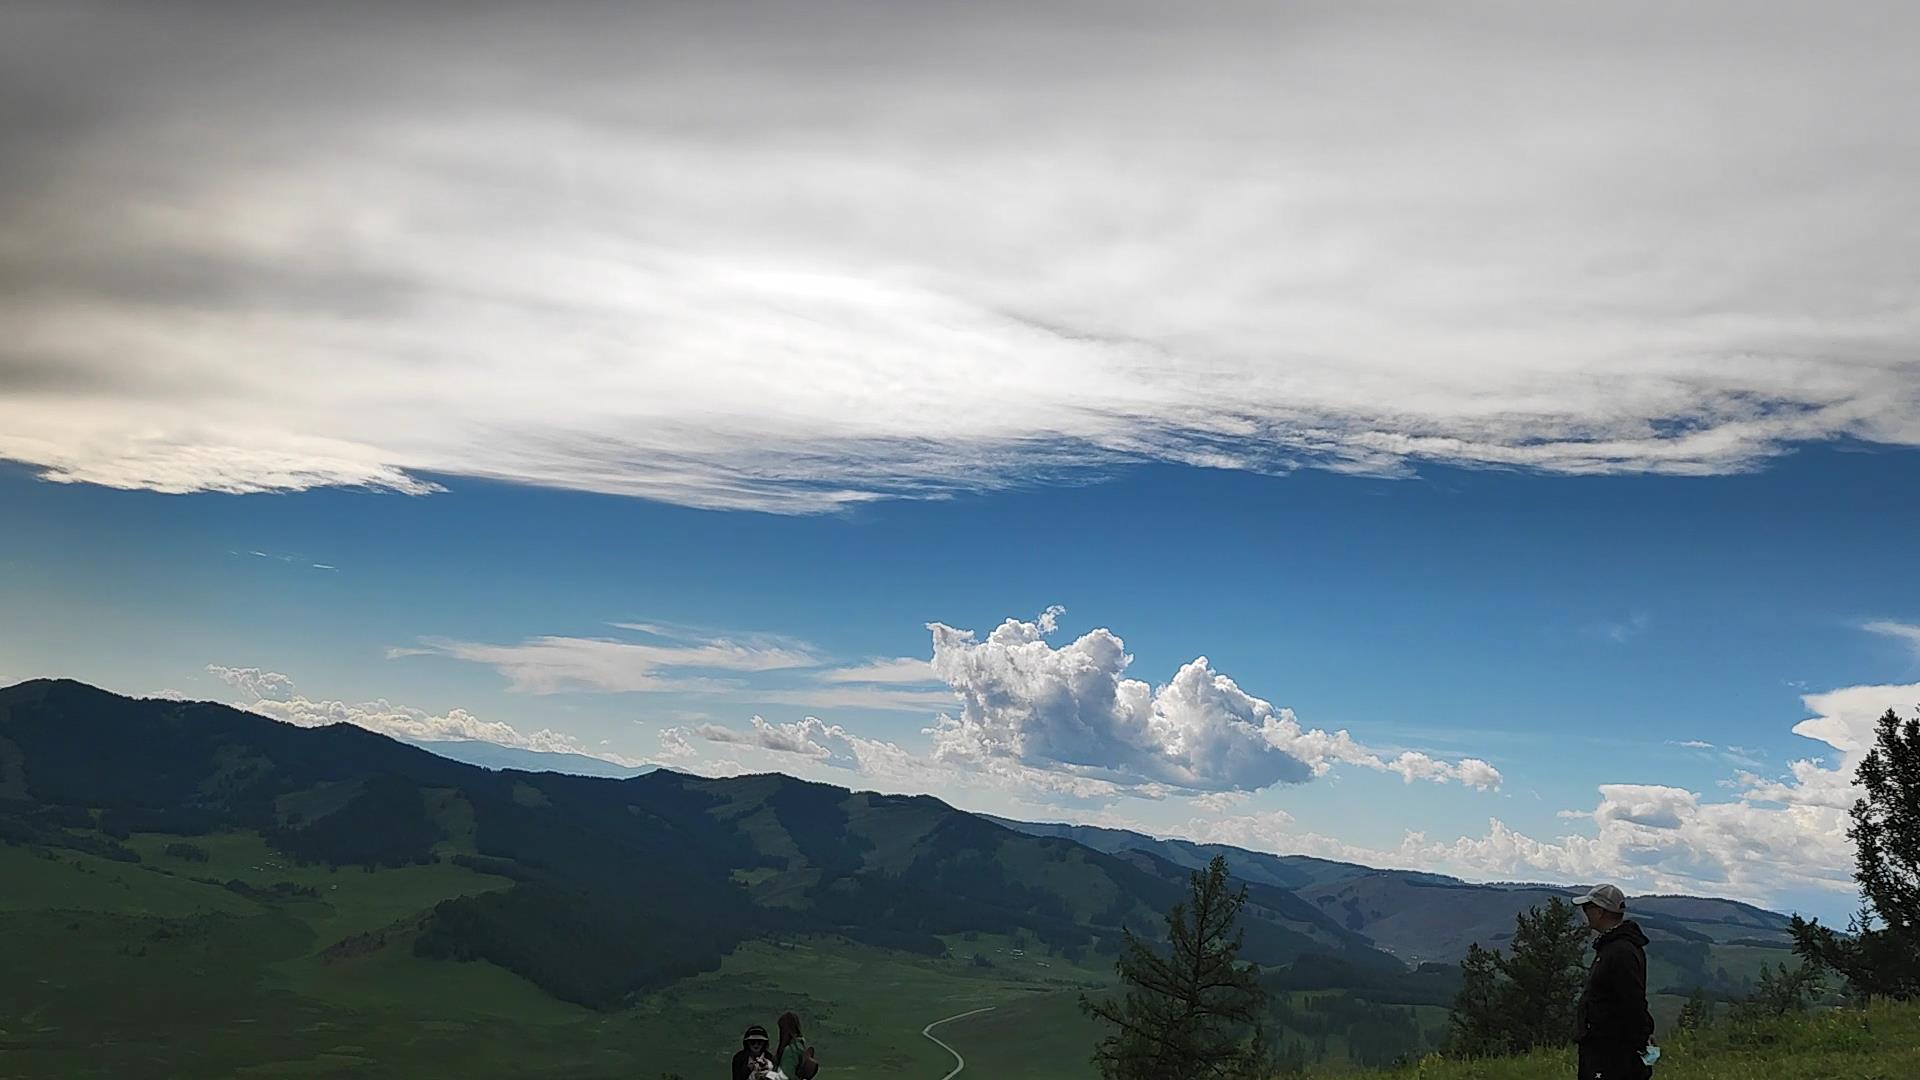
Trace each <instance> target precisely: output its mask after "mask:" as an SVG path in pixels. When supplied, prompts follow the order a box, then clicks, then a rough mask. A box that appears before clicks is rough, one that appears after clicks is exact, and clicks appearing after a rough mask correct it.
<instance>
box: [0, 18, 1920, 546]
mask: <svg viewBox="0 0 1920 1080" xmlns="http://www.w3.org/2000/svg"><path fill="white" fill-rule="evenodd" d="M391 7H394V6H393V5H356V4H346V5H327V6H325V8H326V9H325V10H320V9H318V8H315V7H313V6H308V7H307V8H305V9H302V10H294V9H292V8H291V6H282V5H232V6H230V7H224V6H208V5H199V6H195V5H188V4H168V5H144V4H142V5H136V4H126V5H123V6H118V7H115V6H94V5H86V4H79V3H61V4H58V5H49V6H44V7H43V6H36V5H33V4H28V3H14V4H9V5H8V6H7V8H6V10H5V12H4V13H0V103H3V104H0V281H4V283H5V285H6V288H5V289H4V290H0V458H11V459H15V460H19V461H24V462H28V463H31V464H33V465H35V466H37V467H39V468H41V469H43V470H44V472H45V474H46V475H48V476H50V477H53V478H56V479H63V480H75V481H89V482H95V483H103V484H111V485H116V486H125V487H141V488H153V489H158V490H163V491H190V490H203V489H216V490H229V491H258V490H270V489H297V488H304V487H310V486H315V485H325V484H369V485H375V486H379V487H386V488H392V489H396V490H400V491H410V492H426V491H429V490H431V486H432V480H431V479H430V478H431V477H432V476H433V475H435V474H459V475H472V476H488V477H499V478H506V479H511V480H516V481H523V482H528V483H534V484H541V485H552V486H560V487H568V488H579V489H589V490H595V491H606V492H616V493H627V494H634V495H642V496H647V497H653V498H659V499H665V500H670V501H675V502H680V503H687V504H692V505H700V506H718V507H760V508H771V509H777V510H784V511H810V510H819V509H825V508H829V507H832V506H835V505H841V504H844V503H846V502H848V501H855V500H861V499H868V498H874V497H883V496H886V495H928V494H937V493H940V492H945V491H951V490H956V489H972V488H982V487H992V486H996V485H1003V484H1007V483H1018V482H1029V481H1035V480H1046V479H1050V478H1057V477H1059V476H1061V475H1063V474H1069V473H1078V472H1080V471H1082V470H1085V469H1088V468H1094V469H1097V468H1099V467H1102V466H1104V465H1110V464H1111V463H1113V462H1116V461H1123V460H1138V459H1163V460H1174V461H1185V462H1197V463H1203V464H1209V465H1219V466H1226V467H1239V468H1256V469H1284V468H1288V467H1292V466H1295V465H1300V464H1308V465H1324V466H1327V467H1334V468H1343V469H1356V470H1365V471H1371V472H1386V473H1390V472H1395V471H1399V470H1403V469H1405V468H1406V467H1407V466H1408V465H1409V464H1413V463H1418V462H1420V461H1428V460H1431V461H1447V462H1460V463H1470V464H1490V465H1518V466H1527V467H1534V468H1540V469H1547V470H1557V471H1566V472H1604V471H1621V470H1635V471H1659V472H1675V473H1710V472H1721V471H1728V470H1737V469H1741V468H1747V467H1752V466H1754V465H1756V464H1758V463H1760V462H1763V461H1764V460H1765V459H1766V458H1767V457H1768V456H1769V455H1772V454H1776V453H1778V452H1780V451H1781V450H1782V449H1784V448H1786V447H1788V446H1790V445H1791V444H1792V443H1793V442H1795V441H1797V440H1807V439H1824V438H1832V437H1837V436H1851V437H1856V438H1860V439H1866V440H1874V441H1880V442H1885V443H1892V444H1902V445H1920V351H1916V348H1915V345H1916V342H1917V341H1920V261H1916V259H1915V256H1914V252H1916V251H1920V185H1915V184H1914V183H1913V182H1912V181H1913V177H1914V176H1915V175H1916V173H1917V172H1920V106H1917V105H1916V102H1920V74H1916V73H1917V72H1920V67H1917V66H1916V65H1914V64H1913V63H1912V57H1913V56H1914V55H1915V54H1916V51H1920V34H1917V33H1916V23H1917V21H1920V15H1917V14H1916V10H1920V9H1916V8H1915V7H1914V6H1913V5H1909V4H1891V3H1887V4H1861V3H1837V4H1822V5H1812V4H1795V5H1782V4H1770V3H1754V2H1743V3H1737V4H1735V3H1698V4H1687V5H1680V6H1678V7H1675V6H1674V5H1653V4H1615V5H1609V6H1607V7H1605V8H1604V9H1595V8H1592V7H1577V6H1568V5H1554V4H1517V3H1516V4H1454V5H1448V6H1447V9H1446V10H1445V12H1444V13H1441V12H1440V11H1438V10H1437V9H1435V8H1433V7H1432V6H1431V5H1415V4H1408V5H1401V6H1398V7H1397V10H1396V8H1395V7H1394V6H1381V5H1353V4H1345V3H1341V4H1334V3H1292V4H1286V5H1274V4H1261V5H1207V6H1205V7H1204V8H1196V7H1193V6H1166V5H1158V6H1145V5H1143V6H1137V7H1136V6H1132V5H1126V4H1112V3H1107V4H1100V5H1082V4H1067V3H1053V4H1041V5H1033V4H1019V5H991V4H940V5H935V4H928V3H905V4H887V5H873V6H870V7H869V6H859V5H851V4H808V5H762V6H754V7H752V8H751V9H749V8H746V7H741V6H735V5H729V4H725V3H713V2H707V3H699V4H686V5H676V4H667V3H662V4H649V5H644V6H641V7H635V8H630V9H627V10H625V11H619V10H615V9H614V8H613V7H612V6H608V8H605V9H598V10H595V11H588V10H585V9H569V10H568V12H567V14H566V17H565V18H559V17H556V16H555V14H554V13H552V12H540V13H531V12H516V11H513V10H511V9H510V8H509V7H504V6H503V7H499V8H491V7H489V6H486V5H478V4H476V5H460V6H457V7H456V6H452V5H448V6H446V7H444V8H443V9H442V8H436V7H434V6H430V5H411V6H410V10H409V13H406V14H397V13H395V12H394V11H392V10H389V9H390V8H391ZM269 8H271V9H274V10H272V11H269V10H266V9H269Z"/></svg>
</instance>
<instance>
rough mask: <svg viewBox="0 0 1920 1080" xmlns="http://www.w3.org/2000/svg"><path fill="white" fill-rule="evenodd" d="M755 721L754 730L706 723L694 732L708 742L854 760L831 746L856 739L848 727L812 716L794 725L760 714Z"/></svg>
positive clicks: (842, 762)
mask: <svg viewBox="0 0 1920 1080" xmlns="http://www.w3.org/2000/svg"><path fill="white" fill-rule="evenodd" d="M752 724H753V728H752V730H751V731H744V732H743V731H736V730H734V729H733V728H728V727H721V726H720V725H718V724H704V725H702V726H700V727H698V728H695V729H694V732H693V733H694V734H695V735H698V736H699V737H700V738H703V739H705V740H707V741H708V742H717V743H738V744H741V745H745V746H757V747H759V748H760V749H762V750H769V751H772V752H773V753H776V754H798V755H800V756H801V757H808V758H814V759H816V760H819V761H831V762H833V763H835V764H840V765H847V764H850V763H851V762H850V759H848V758H846V757H844V756H842V755H839V754H836V752H835V750H834V748H833V746H831V745H829V744H830V743H841V744H848V743H850V742H851V741H852V738H851V736H849V735H848V734H847V731H846V729H844V728H841V727H839V726H837V725H831V724H827V723H825V722H823V721H822V720H820V718H819V717H815V716H809V717H806V718H805V719H802V720H799V721H797V722H794V723H790V724H769V723H767V722H766V720H764V719H762V718H761V717H758V716H756V717H754V718H753V720H752Z"/></svg>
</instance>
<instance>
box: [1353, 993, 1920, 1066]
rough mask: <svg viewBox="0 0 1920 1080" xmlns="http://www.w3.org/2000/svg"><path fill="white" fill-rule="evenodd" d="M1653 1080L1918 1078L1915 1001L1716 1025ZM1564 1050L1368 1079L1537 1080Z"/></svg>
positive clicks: (1680, 1042) (1688, 1039) (1677, 1049)
mask: <svg viewBox="0 0 1920 1080" xmlns="http://www.w3.org/2000/svg"><path fill="white" fill-rule="evenodd" d="M1660 1050H1661V1057H1660V1063H1659V1065H1658V1066H1657V1067H1656V1068H1655V1069H1654V1075H1655V1076H1656V1077H1657V1078H1658V1080H1758V1078H1762V1077H1764V1078H1766V1080H1912V1078H1913V1077H1916V1076H1920V1005H1913V1004H1907V1005H1891V1004H1882V1005H1877V1006H1875V1007H1873V1008H1871V1009H1867V1010H1865V1011H1856V1010H1851V1009H1839V1010H1829V1011H1825V1012H1820V1013H1815V1014H1811V1015H1807V1016H1795V1017H1787V1018H1784V1019H1781V1020H1777V1021H1769V1022H1764V1023H1759V1024H1735V1023H1732V1022H1730V1021H1728V1022H1722V1023H1719V1024H1716V1025H1714V1026H1712V1027H1709V1028H1707V1029H1706V1030H1704V1031H1699V1032H1682V1033H1679V1034H1678V1035H1675V1036H1674V1037H1672V1038H1670V1039H1668V1040H1665V1041H1664V1042H1663V1043H1662V1044H1661V1047H1660ZM1573 1072H1574V1062H1573V1054H1572V1051H1571V1050H1564V1051H1556V1052H1553V1053H1540V1054H1534V1055H1531V1056H1528V1057H1520V1058H1504V1059H1498V1060H1489V1061H1478V1062H1453V1061H1441V1060H1439V1059H1438V1058H1429V1059H1428V1060H1426V1061H1424V1062H1422V1063H1420V1064H1419V1065H1417V1066H1414V1067H1411V1068H1407V1069H1401V1070H1397V1071H1392V1072H1385V1073H1365V1074H1350V1075H1355V1076H1361V1075H1364V1076H1368V1077H1371V1078H1374V1080H1540V1078H1542V1077H1559V1076H1572V1075H1573Z"/></svg>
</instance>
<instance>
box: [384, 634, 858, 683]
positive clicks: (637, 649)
mask: <svg viewBox="0 0 1920 1080" xmlns="http://www.w3.org/2000/svg"><path fill="white" fill-rule="evenodd" d="M422 645H423V648H421V649H405V650H390V651H389V654H388V655H389V656H393V655H419V654H421V653H438V654H441V655H444V656H451V657H454V658H455V659H459V660H468V661H472V662H474V663H481V664H487V665H489V666H491V667H493V668H494V669H495V670H497V671H499V672H500V673H501V674H502V675H505V676H506V677H507V679H508V680H509V681H510V683H511V685H512V689H514V690H518V691H524V692H527V693H534V694H552V693H558V692H561V691H565V690H596V691H605V692H632V691H654V692H660V691H712V690H725V689H730V687H729V686H728V684H724V683H719V682H715V681H714V680H711V679H706V678H697V677H689V676H684V675H670V674H664V673H665V672H669V671H676V670H679V671H726V672H764V671H778V670H782V669H787V668H799V667H812V666H814V665H817V664H819V663H820V662H821V661H820V659H819V658H818V657H816V656H815V655H813V654H812V653H811V652H810V651H808V650H807V649H806V648H805V647H804V646H796V645H790V644H782V643H768V642H757V641H735V640H730V639H727V638H712V639H708V640H700V641H667V642H662V643H648V642H633V641H620V640H615V639H613V638H585V637H562V636H544V637H535V638H530V639H528V640H526V641H523V642H520V643H519V644H517V645H493V644H487V643H484V642H475V641H446V640H429V641H425V642H423V643H422Z"/></svg>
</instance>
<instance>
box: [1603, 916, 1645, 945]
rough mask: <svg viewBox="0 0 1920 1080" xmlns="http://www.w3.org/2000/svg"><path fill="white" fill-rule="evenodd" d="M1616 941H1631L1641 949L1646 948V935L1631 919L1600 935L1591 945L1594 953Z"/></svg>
mask: <svg viewBox="0 0 1920 1080" xmlns="http://www.w3.org/2000/svg"><path fill="white" fill-rule="evenodd" d="M1616 941H1631V942H1633V943H1634V944H1635V945H1638V946H1639V947H1640V948H1642V949H1644V948H1646V947H1647V935H1646V934H1645V932H1643V931H1642V930H1641V929H1640V924H1639V923H1637V922H1634V921H1633V920H1632V919H1628V920H1627V921H1625V922H1623V923H1621V924H1620V925H1619V926H1616V927H1614V928H1613V929H1611V930H1609V931H1607V932H1606V933H1604V934H1601V935H1600V937H1599V938H1598V939H1597V940H1596V941H1594V943H1593V948H1594V951H1595V952H1598V951H1600V950H1601V949H1604V948H1606V947H1607V946H1609V945H1611V944H1613V943H1614V942H1616Z"/></svg>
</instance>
